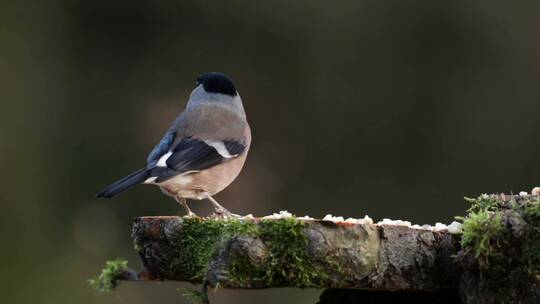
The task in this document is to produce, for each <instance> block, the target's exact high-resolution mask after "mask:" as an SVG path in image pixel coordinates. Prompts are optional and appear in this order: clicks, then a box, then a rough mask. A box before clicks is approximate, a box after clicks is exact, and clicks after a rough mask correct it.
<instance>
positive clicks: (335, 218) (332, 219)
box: [322, 214, 345, 223]
mask: <svg viewBox="0 0 540 304" xmlns="http://www.w3.org/2000/svg"><path fill="white" fill-rule="evenodd" d="M322 220H323V221H330V222H334V223H339V222H343V221H345V219H343V216H333V215H331V214H327V215H326V216H325V217H323V219H322Z"/></svg>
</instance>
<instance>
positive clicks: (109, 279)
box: [88, 258, 127, 292]
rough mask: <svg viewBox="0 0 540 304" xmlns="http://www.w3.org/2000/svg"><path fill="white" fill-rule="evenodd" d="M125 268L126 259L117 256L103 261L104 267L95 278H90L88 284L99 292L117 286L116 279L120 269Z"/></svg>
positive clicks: (118, 277)
mask: <svg viewBox="0 0 540 304" xmlns="http://www.w3.org/2000/svg"><path fill="white" fill-rule="evenodd" d="M126 269H127V261H126V260H124V259H122V258H118V259H115V260H112V261H107V262H106V263H105V268H103V270H102V271H101V274H100V275H99V277H98V278H97V279H90V280H88V283H89V284H90V286H92V287H93V288H95V289H96V290H99V291H101V292H108V291H112V290H113V289H114V288H115V287H116V286H118V280H119V279H120V275H121V274H122V271H124V270H126Z"/></svg>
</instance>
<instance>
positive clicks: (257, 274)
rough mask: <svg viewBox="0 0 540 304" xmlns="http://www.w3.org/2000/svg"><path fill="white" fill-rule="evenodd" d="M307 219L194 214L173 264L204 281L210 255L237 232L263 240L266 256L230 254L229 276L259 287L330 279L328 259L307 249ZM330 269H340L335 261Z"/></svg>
mask: <svg viewBox="0 0 540 304" xmlns="http://www.w3.org/2000/svg"><path fill="white" fill-rule="evenodd" d="M304 227H305V223H304V222H303V221H300V220H298V219H296V218H294V217H292V218H287V219H281V220H262V221H260V222H259V223H255V222H254V221H245V220H235V219H233V220H227V221H223V220H213V219H205V220H203V219H200V218H190V219H186V220H184V222H183V223H182V229H181V232H180V234H179V235H178V243H177V244H176V246H177V248H179V255H178V258H177V260H176V263H175V264H174V265H171V267H173V269H175V270H176V271H180V272H181V273H177V275H178V276H179V277H189V278H191V279H193V280H199V281H203V280H204V278H205V276H206V273H207V271H208V267H209V264H210V262H211V260H212V257H213V256H214V255H215V254H216V253H217V252H216V251H217V249H218V248H220V247H221V246H222V245H223V244H224V242H227V241H229V240H231V239H232V238H234V237H238V236H251V237H256V238H258V239H260V240H261V241H262V242H263V244H264V248H265V255H264V261H261V262H260V263H253V261H249V260H248V259H249V257H247V256H244V255H242V254H238V256H231V257H229V265H228V267H229V269H228V270H229V277H230V280H231V281H232V282H235V283H236V284H238V285H246V284H247V283H248V282H249V283H250V284H252V285H253V284H254V285H259V284H260V285H261V286H268V285H273V286H279V285H285V284H286V285H288V286H291V285H292V286H296V287H318V286H322V284H323V282H324V281H325V280H326V279H327V278H328V274H326V273H325V272H324V271H323V270H322V269H323V267H322V265H323V263H330V264H331V265H334V264H336V263H332V262H331V261H330V258H328V259H327V260H324V261H320V260H315V258H314V257H312V256H310V255H309V253H308V251H307V246H308V243H309V240H308V238H307V236H306V235H305V234H304V232H303V229H304ZM334 266H335V267H333V268H332V269H338V268H339V267H338V266H339V265H337V264H336V265H334Z"/></svg>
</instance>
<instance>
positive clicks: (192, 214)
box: [174, 196, 197, 217]
mask: <svg viewBox="0 0 540 304" xmlns="http://www.w3.org/2000/svg"><path fill="white" fill-rule="evenodd" d="M174 199H175V200H176V201H177V202H178V203H179V204H180V205H182V207H184V208H185V209H186V212H187V216H189V217H194V216H197V215H196V214H195V213H193V211H191V209H189V207H188V204H187V202H186V199H185V198H182V197H176V196H175V197H174Z"/></svg>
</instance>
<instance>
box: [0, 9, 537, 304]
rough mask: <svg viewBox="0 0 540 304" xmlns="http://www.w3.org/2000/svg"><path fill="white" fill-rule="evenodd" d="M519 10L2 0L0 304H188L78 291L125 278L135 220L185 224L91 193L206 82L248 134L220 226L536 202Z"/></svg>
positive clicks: (134, 261) (141, 289)
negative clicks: (253, 218) (239, 114)
mask: <svg viewBox="0 0 540 304" xmlns="http://www.w3.org/2000/svg"><path fill="white" fill-rule="evenodd" d="M512 4H513V3H510V2H507V1H468V0H467V1H465V0H462V1H428V0H426V1H373V0H372V1H340V2H330V1H328V2H327V1H280V0H278V1H264V2H263V1H220V2H210V1H197V2H194V3H188V2H185V1H183V2H181V1H130V2H127V1H126V2H124V1H80V0H79V1H67V0H66V1H54V0H53V1H25V0H23V1H15V0H7V1H6V0H3V1H1V2H0V102H1V111H0V112H1V117H0V124H1V128H0V138H1V140H0V149H1V150H0V151H1V152H0V168H1V170H0V184H1V189H2V191H0V206H1V213H0V225H1V229H2V242H1V250H0V261H1V263H2V265H1V268H0V271H1V282H0V288H1V297H2V300H1V302H2V303H55V304H61V303H82V304H84V303H130V304H136V303H187V301H186V300H185V299H183V298H182V296H181V295H180V293H179V292H178V291H176V288H177V287H179V286H186V285H185V284H180V283H161V284H159V283H139V284H134V283H132V284H123V285H121V287H120V288H119V289H118V291H117V292H115V293H112V294H99V293H97V292H95V291H93V290H91V289H90V288H89V286H88V284H87V283H86V279H88V278H89V277H92V276H95V275H97V274H98V272H99V271H100V269H101V267H102V266H103V264H104V262H105V260H107V259H109V258H113V257H125V258H128V259H129V261H130V265H131V266H132V267H135V268H137V267H138V265H139V260H138V258H137V256H136V254H135V252H134V250H133V249H132V247H133V246H132V242H131V238H130V230H131V222H132V219H133V217H136V216H140V215H170V214H182V212H183V211H182V209H181V208H179V207H178V206H177V205H176V203H175V202H174V201H173V200H172V199H170V198H168V197H166V196H164V195H162V194H161V193H160V191H159V190H158V189H157V188H155V187H149V186H145V187H138V188H136V189H133V190H131V191H129V192H127V193H125V194H123V195H121V196H119V197H118V198H116V199H114V200H113V201H107V200H96V199H94V194H95V193H96V192H97V191H98V190H101V189H102V188H103V187H104V186H106V185H108V184H109V183H110V182H112V181H113V180H115V179H116V178H119V177H121V176H123V175H125V174H127V173H129V172H130V171H131V170H134V169H137V168H139V167H141V166H142V165H143V164H144V161H145V158H146V154H147V153H148V152H149V151H150V149H151V148H152V147H153V145H154V144H155V143H156V142H157V141H158V140H159V139H160V137H161V135H162V134H163V132H164V131H165V130H166V129H167V127H168V125H169V123H170V122H171V121H172V120H173V118H174V117H175V116H176V115H177V114H178V113H179V112H180V111H181V110H182V109H183V107H184V105H185V102H186V100H187V97H188V95H189V93H190V91H191V89H192V88H193V86H194V82H195V78H196V77H197V75H199V74H201V73H203V72H207V71H223V72H226V73H227V74H229V75H230V76H232V77H233V79H234V80H235V81H236V84H237V86H238V88H239V91H240V93H241V95H242V97H243V100H244V105H245V107H246V110H247V113H248V118H249V120H250V123H251V126H252V130H253V136H254V140H253V146H252V149H251V152H250V155H249V157H248V161H247V163H246V166H245V169H244V171H243V172H242V174H241V175H240V177H239V178H238V179H237V181H236V182H235V183H234V184H233V185H232V186H231V187H229V188H228V189H227V190H225V191H224V192H222V193H221V194H219V195H218V196H217V199H218V200H219V201H220V202H222V203H223V204H224V205H225V206H227V207H228V208H229V209H230V210H232V211H233V212H236V213H240V214H247V213H253V214H255V215H266V214H269V213H272V212H276V211H279V210H289V211H290V212H292V213H295V214H297V215H305V214H309V215H311V216H314V217H321V216H324V215H325V214H327V213H332V214H334V215H342V216H345V217H349V216H351V217H363V216H364V215H365V214H368V215H370V216H371V217H373V218H375V219H376V220H380V219H382V217H388V218H392V219H407V220H410V221H412V222H414V223H418V224H425V223H431V224H434V223H435V222H436V221H440V222H444V223H449V222H451V221H452V220H453V217H454V215H459V214H463V212H464V210H465V209H466V208H467V203H466V202H464V201H463V199H462V197H463V196H476V195H477V194H479V193H483V192H488V193H489V192H503V191H504V192H506V193H509V192H511V191H513V192H514V193H516V192H519V191H521V190H526V191H530V189H531V188H532V186H534V185H539V184H540V176H539V174H538V163H539V155H540V140H539V139H540V137H539V130H540V119H539V113H540V85H539V76H540V40H539V38H540V37H539V34H540V33H539V32H540V18H539V17H540V3H539V2H538V1H523V2H520V4H519V5H518V4H515V5H512ZM535 165H536V166H535ZM192 205H193V208H194V209H195V211H196V212H200V213H202V214H205V213H208V212H210V210H211V208H210V204H209V203H208V202H204V201H203V202H200V203H192ZM319 293H320V292H319V291H316V290H304V291H302V290H290V289H274V290H263V291H226V290H220V291H217V292H215V293H214V292H212V294H211V297H212V299H213V300H214V303H254V302H258V303H261V304H263V303H277V302H281V303H314V302H315V301H316V299H317V297H318V295H319Z"/></svg>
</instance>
